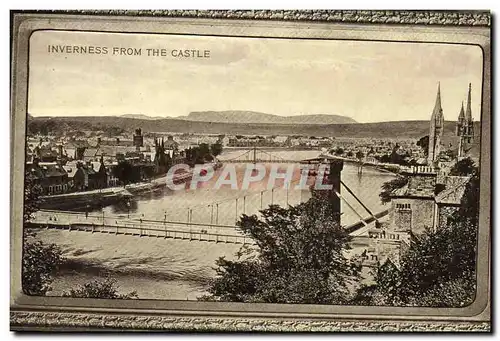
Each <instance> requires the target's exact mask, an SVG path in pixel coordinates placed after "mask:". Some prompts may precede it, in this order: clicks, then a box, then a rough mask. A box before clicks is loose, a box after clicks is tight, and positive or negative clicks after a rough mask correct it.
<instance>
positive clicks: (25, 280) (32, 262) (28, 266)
mask: <svg viewBox="0 0 500 341" xmlns="http://www.w3.org/2000/svg"><path fill="white" fill-rule="evenodd" d="M63 261H64V259H63V256H62V250H61V249H60V248H59V247H58V246H57V245H55V244H50V245H45V244H44V243H42V242H40V241H38V242H25V243H24V252H23V269H22V288H23V292H24V293H25V294H26V295H33V296H44V295H45V294H46V293H47V292H48V291H50V290H51V289H52V288H51V286H50V284H51V283H52V281H53V273H54V272H55V271H56V270H57V268H58V267H59V266H60V265H61V264H62V262H63Z"/></svg>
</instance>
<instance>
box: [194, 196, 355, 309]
mask: <svg viewBox="0 0 500 341" xmlns="http://www.w3.org/2000/svg"><path fill="white" fill-rule="evenodd" d="M261 214H262V217H260V218H259V217H258V216H257V215H252V216H247V215H242V217H241V219H240V221H239V222H238V226H239V227H240V229H241V230H242V231H243V232H244V233H245V234H247V235H249V236H251V237H252V239H253V240H255V242H256V244H257V246H256V247H255V248H254V249H248V248H245V249H242V250H241V251H240V253H239V254H238V259H237V260H235V261H230V260H226V259H225V258H220V259H219V260H218V261H217V263H216V264H217V266H218V268H217V275H218V276H217V278H215V279H214V280H213V281H212V282H211V284H210V287H209V289H208V292H209V293H210V295H208V296H205V297H202V298H201V299H204V300H217V301H233V302H269V303H271V302H272V303H316V304H322V303H323V304H342V303H345V302H347V300H348V296H349V291H348V289H347V286H348V284H349V283H350V282H351V281H352V280H354V279H355V278H357V276H358V274H357V270H359V269H358V268H357V267H356V265H354V264H352V263H350V262H349V261H348V260H347V259H345V257H344V256H343V254H342V251H343V250H344V249H346V248H348V244H347V243H348V242H349V240H350V237H349V235H348V234H347V233H346V232H345V231H344V230H343V229H342V228H341V227H340V226H339V225H338V223H335V220H334V219H332V217H331V207H329V204H328V203H327V202H325V200H321V199H320V197H319V196H313V197H312V198H311V199H310V200H309V201H308V202H306V203H303V204H300V205H298V206H291V207H289V208H282V207H280V206H277V205H271V206H270V207H269V208H267V209H265V210H262V211H261Z"/></svg>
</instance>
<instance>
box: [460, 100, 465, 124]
mask: <svg viewBox="0 0 500 341" xmlns="http://www.w3.org/2000/svg"><path fill="white" fill-rule="evenodd" d="M463 121H465V113H464V102H463V101H462V108H460V114H459V115H458V122H463Z"/></svg>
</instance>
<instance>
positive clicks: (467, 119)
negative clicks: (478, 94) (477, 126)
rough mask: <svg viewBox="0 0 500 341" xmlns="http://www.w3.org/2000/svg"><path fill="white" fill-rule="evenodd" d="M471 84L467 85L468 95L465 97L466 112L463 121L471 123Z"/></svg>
mask: <svg viewBox="0 0 500 341" xmlns="http://www.w3.org/2000/svg"><path fill="white" fill-rule="evenodd" d="M471 87H472V86H471V83H469V94H468V95H467V110H466V111H465V120H466V121H467V122H472V110H471V91H472V90H471Z"/></svg>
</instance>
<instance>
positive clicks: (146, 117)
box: [120, 114, 164, 120]
mask: <svg viewBox="0 0 500 341" xmlns="http://www.w3.org/2000/svg"><path fill="white" fill-rule="evenodd" d="M120 117H124V118H135V119H137V120H161V119H162V118H164V117H159V116H148V115H144V114H123V115H120Z"/></svg>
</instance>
